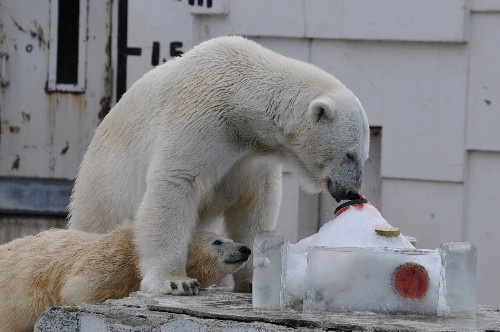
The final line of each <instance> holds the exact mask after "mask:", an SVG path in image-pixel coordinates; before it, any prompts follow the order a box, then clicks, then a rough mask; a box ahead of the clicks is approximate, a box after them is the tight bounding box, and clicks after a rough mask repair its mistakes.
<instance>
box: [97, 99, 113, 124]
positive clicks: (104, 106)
mask: <svg viewBox="0 0 500 332" xmlns="http://www.w3.org/2000/svg"><path fill="white" fill-rule="evenodd" d="M99 104H100V105H101V109H100V110H99V113H97V117H98V118H99V121H102V120H103V119H104V118H105V117H106V115H108V113H109V110H110V109H111V97H109V96H104V97H102V98H101V100H100V101H99Z"/></svg>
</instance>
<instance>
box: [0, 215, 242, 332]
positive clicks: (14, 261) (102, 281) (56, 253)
mask: <svg viewBox="0 0 500 332" xmlns="http://www.w3.org/2000/svg"><path fill="white" fill-rule="evenodd" d="M132 233H133V228H132V226H130V225H126V226H121V227H118V228H116V229H114V230H113V231H111V232H110V233H107V234H95V233H94V234H92V233H85V232H80V231H76V230H51V231H46V232H42V233H40V234H37V235H33V236H27V237H24V238H21V239H17V240H14V241H12V242H10V243H7V244H4V245H2V246H0V267H1V269H0V304H1V305H0V332H17V331H33V325H34V323H35V320H36V319H37V318H38V316H39V315H40V314H41V313H42V312H43V310H45V309H46V308H49V307H52V306H57V305H69V304H78V303H99V302H103V301H105V300H107V299H117V298H123V297H126V296H127V295H128V294H129V293H131V292H133V291H136V290H137V289H138V288H139V282H140V273H139V256H138V253H137V250H136V249H135V246H134V245H133V234H132ZM250 253H251V251H250V249H249V248H247V247H245V246H243V245H241V244H238V243H234V242H233V241H231V240H229V239H226V238H224V237H221V236H219V235H217V234H214V233H209V232H204V231H201V232H196V233H195V234H194V235H193V239H192V241H191V243H190V244H189V251H188V260H187V262H188V264H187V275H188V276H190V277H192V278H196V279H197V280H198V281H199V283H200V285H199V287H201V288H206V287H208V286H210V285H212V284H214V283H217V282H218V281H219V280H221V279H222V278H224V277H225V276H227V275H228V274H231V273H233V272H235V271H237V270H238V269H240V268H241V267H242V266H243V265H244V264H245V263H246V261H247V260H248V257H249V255H250ZM181 286H182V287H183V289H185V290H186V291H187V290H189V289H192V288H193V287H192V286H188V285H186V284H183V285H181Z"/></svg>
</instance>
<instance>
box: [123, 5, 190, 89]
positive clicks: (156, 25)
mask: <svg viewBox="0 0 500 332" xmlns="http://www.w3.org/2000/svg"><path fill="white" fill-rule="evenodd" d="M189 11H190V6H189V5H188V3H187V2H186V1H182V2H179V1H153V0H148V1H145V0H129V1H128V29H127V32H128V38H127V44H128V47H133V48H140V49H141V55H130V56H128V57H127V88H128V87H130V86H131V85H132V84H133V83H134V82H135V81H137V80H138V79H139V78H141V77H142V76H143V75H144V73H146V72H147V71H149V70H151V69H152V68H153V65H152V62H151V60H152V50H153V42H155V41H156V42H158V43H159V46H160V48H159V59H160V64H161V63H163V62H165V61H168V60H170V59H171V58H172V57H171V56H170V43H172V42H182V47H180V48H179V50H181V51H183V52H186V51H188V50H189V49H191V48H192V47H193V46H194V45H193V42H192V37H193V33H192V27H193V16H192V15H190V14H189Z"/></svg>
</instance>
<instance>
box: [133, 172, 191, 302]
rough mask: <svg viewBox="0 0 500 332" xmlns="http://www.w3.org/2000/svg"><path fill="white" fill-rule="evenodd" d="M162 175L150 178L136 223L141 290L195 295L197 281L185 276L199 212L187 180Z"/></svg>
mask: <svg viewBox="0 0 500 332" xmlns="http://www.w3.org/2000/svg"><path fill="white" fill-rule="evenodd" d="M159 175H160V174H156V175H155V174H153V175H152V176H151V177H150V178H149V179H148V187H147V189H146V192H145V194H144V197H143V200H142V202H141V205H140V207H139V210H138V211H137V215H136V220H135V243H136V245H137V248H138V250H139V254H140V271H141V276H142V281H141V290H143V291H146V292H149V293H162V294H183V295H196V294H197V293H198V288H199V284H198V282H197V281H196V280H195V279H191V278H188V277H187V276H186V260H187V248H188V243H189V241H190V239H191V234H192V231H193V229H194V226H195V224H196V220H197V213H198V205H197V202H196V200H195V196H196V195H195V194H194V193H193V190H192V186H191V185H190V183H186V181H187V180H186V179H184V178H182V177H178V178H172V177H170V178H168V177H162V175H164V174H161V175H160V176H159Z"/></svg>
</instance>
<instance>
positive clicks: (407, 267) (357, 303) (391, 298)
mask: <svg viewBox="0 0 500 332" xmlns="http://www.w3.org/2000/svg"><path fill="white" fill-rule="evenodd" d="M308 255H309V256H308V269H307V275H306V280H307V285H306V288H307V296H306V299H305V300H304V310H305V311H374V312H385V313H391V312H406V313H421V314H433V315H436V314H437V309H438V300H439V298H438V294H439V285H440V277H439V276H440V270H441V258H440V255H439V252H438V251H437V250H416V249H388V248H325V247H311V248H309V253H308Z"/></svg>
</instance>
